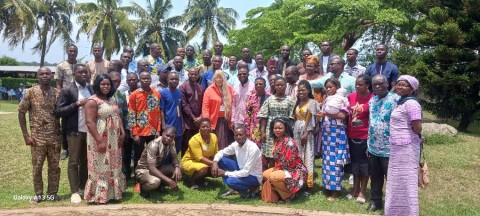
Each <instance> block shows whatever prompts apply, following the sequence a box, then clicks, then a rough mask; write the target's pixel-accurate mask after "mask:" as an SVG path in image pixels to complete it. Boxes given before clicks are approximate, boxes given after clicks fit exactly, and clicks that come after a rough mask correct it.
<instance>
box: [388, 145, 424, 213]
mask: <svg viewBox="0 0 480 216" xmlns="http://www.w3.org/2000/svg"><path fill="white" fill-rule="evenodd" d="M390 148H391V150H390V160H389V162H388V172H387V173H388V174H387V179H388V181H387V189H386V192H385V194H386V195H385V215H419V206H418V205H419V204H418V169H419V162H420V143H411V144H408V145H390Z"/></svg>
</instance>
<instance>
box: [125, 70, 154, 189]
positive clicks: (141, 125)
mask: <svg viewBox="0 0 480 216" xmlns="http://www.w3.org/2000/svg"><path fill="white" fill-rule="evenodd" d="M151 82H152V77H151V75H150V73H149V72H142V73H140V88H138V89H137V90H135V91H134V92H133V93H132V94H130V96H129V98H128V126H130V128H131V136H132V137H133V141H134V147H133V148H134V155H133V168H134V170H135V168H136V167H137V163H138V160H139V159H140V154H141V153H142V152H143V149H144V146H145V144H147V143H149V142H151V141H152V140H154V139H155V138H157V137H159V136H160V129H161V113H160V108H159V104H160V93H158V91H155V90H154V89H152V88H150V84H151ZM135 187H138V186H135Z"/></svg>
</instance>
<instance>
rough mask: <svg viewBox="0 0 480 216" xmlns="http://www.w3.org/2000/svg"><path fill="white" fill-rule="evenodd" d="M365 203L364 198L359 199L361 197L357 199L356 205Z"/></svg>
mask: <svg viewBox="0 0 480 216" xmlns="http://www.w3.org/2000/svg"><path fill="white" fill-rule="evenodd" d="M365 201H366V200H365V197H361V196H359V197H357V203H358V204H364V203H365Z"/></svg>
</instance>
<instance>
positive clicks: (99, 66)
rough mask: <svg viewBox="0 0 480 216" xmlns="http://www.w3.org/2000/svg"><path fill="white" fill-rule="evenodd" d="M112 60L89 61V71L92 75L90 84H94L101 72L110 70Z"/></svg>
mask: <svg viewBox="0 0 480 216" xmlns="http://www.w3.org/2000/svg"><path fill="white" fill-rule="evenodd" d="M109 64H110V62H109V61H108V60H103V61H102V62H95V60H91V61H89V62H87V64H86V66H87V71H88V74H89V76H90V84H91V85H93V82H94V81H95V79H96V78H97V76H99V75H101V74H106V73H107V71H108V65H109Z"/></svg>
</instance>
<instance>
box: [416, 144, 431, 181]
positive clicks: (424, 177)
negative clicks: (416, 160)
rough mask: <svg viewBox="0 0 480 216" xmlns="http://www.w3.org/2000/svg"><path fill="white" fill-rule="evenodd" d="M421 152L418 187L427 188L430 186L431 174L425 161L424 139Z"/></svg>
mask: <svg viewBox="0 0 480 216" xmlns="http://www.w3.org/2000/svg"><path fill="white" fill-rule="evenodd" d="M420 148H421V150H420V154H421V156H420V161H421V162H420V164H419V169H418V186H419V187H421V188H426V187H427V186H428V184H430V172H429V171H428V165H427V162H426V161H425V154H423V139H422V143H421V147H420ZM422 159H423V162H422Z"/></svg>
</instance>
